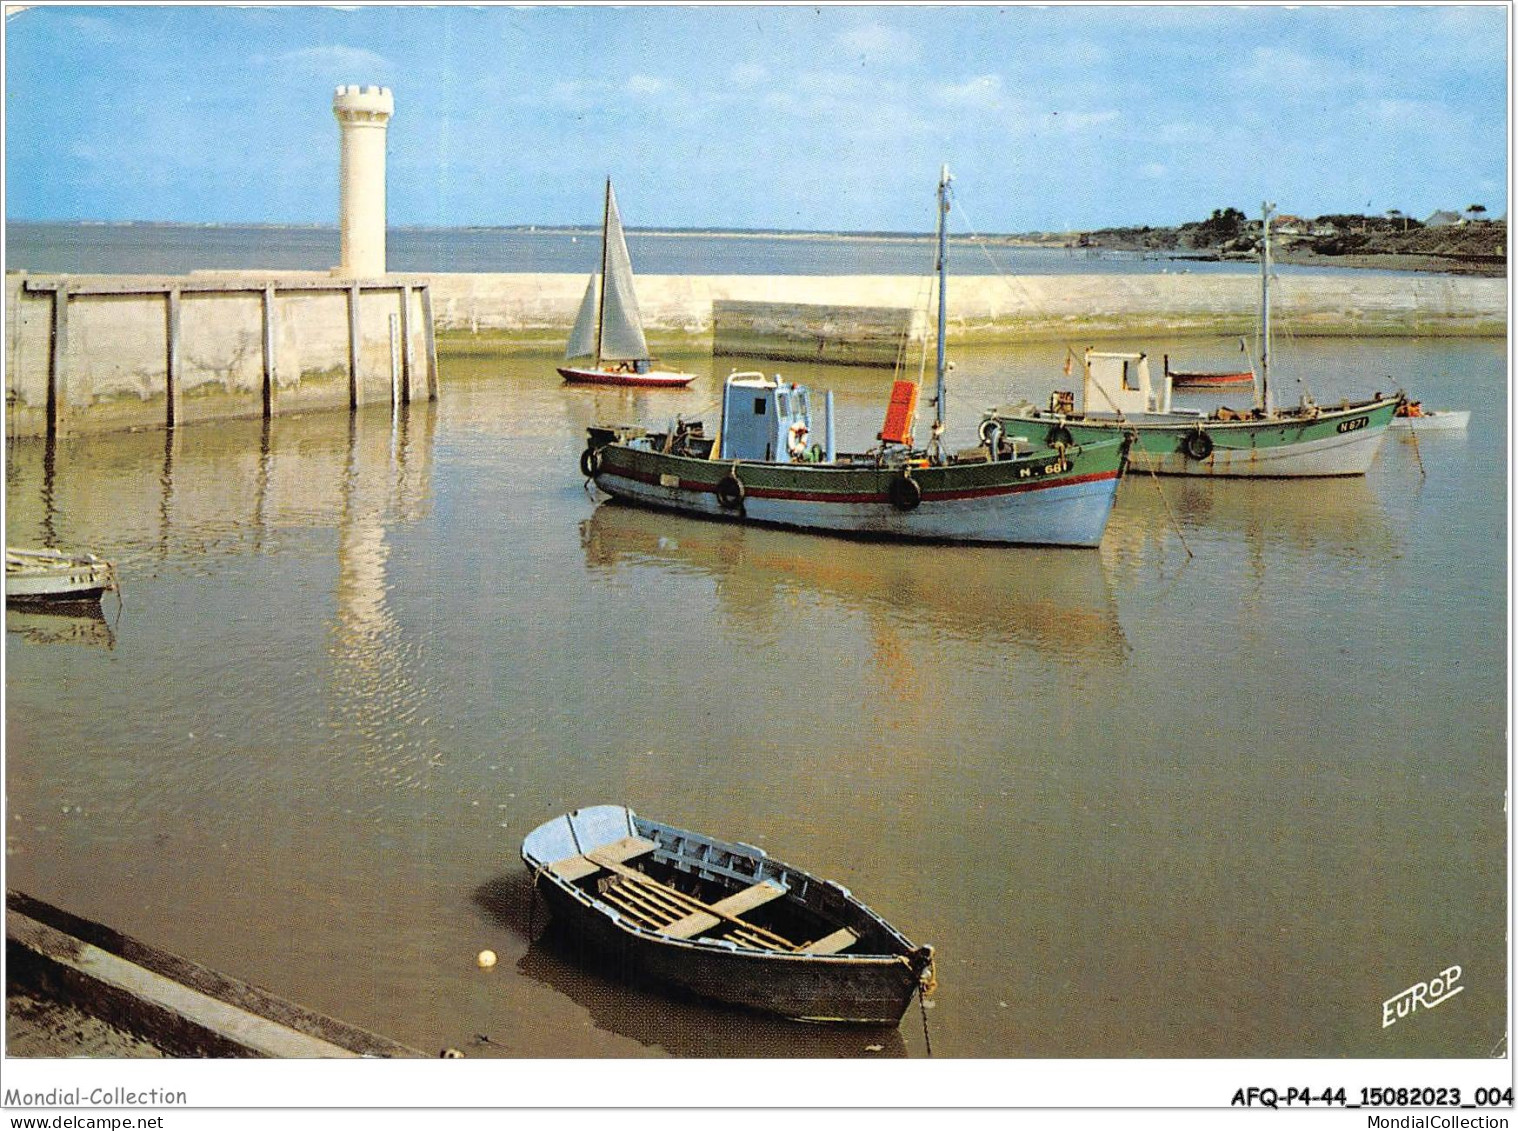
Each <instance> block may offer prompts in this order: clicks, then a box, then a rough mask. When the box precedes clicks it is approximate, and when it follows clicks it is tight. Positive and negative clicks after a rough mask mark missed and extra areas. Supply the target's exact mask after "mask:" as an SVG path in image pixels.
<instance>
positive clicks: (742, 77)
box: [727, 63, 770, 86]
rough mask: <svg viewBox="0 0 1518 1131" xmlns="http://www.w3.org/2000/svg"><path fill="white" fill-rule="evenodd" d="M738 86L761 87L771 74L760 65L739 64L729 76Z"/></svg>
mask: <svg viewBox="0 0 1518 1131" xmlns="http://www.w3.org/2000/svg"><path fill="white" fill-rule="evenodd" d="M727 77H728V78H729V79H730V80H731V81H732V82H733V84H734V85H736V86H759V85H760V84H761V83H763V82H765V81H766V80H767V79H768V78H769V77H770V73H769V71H768V70H766V69H765V68H764V67H762V66H760V65H759V64H758V63H739V64H738V65H737V66H736V67H734V68H733V69H732V70H731V71H729V72H728V76H727Z"/></svg>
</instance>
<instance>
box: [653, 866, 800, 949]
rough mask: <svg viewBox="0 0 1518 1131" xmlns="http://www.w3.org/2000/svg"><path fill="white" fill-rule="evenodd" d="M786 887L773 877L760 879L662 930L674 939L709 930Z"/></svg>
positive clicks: (776, 894)
mask: <svg viewBox="0 0 1518 1131" xmlns="http://www.w3.org/2000/svg"><path fill="white" fill-rule="evenodd" d="M784 894H785V889H784V888H783V887H781V886H780V885H779V884H777V883H775V882H774V881H773V880H760V881H759V882H758V883H757V884H754V885H753V886H752V887H746V888H744V889H743V890H742V891H735V892H733V894H732V895H729V896H724V897H723V898H722V899H719V900H717V902H716V903H713V904H709V905H708V906H707V907H705V908H704V909H702V910H698V911H693V912H691V913H690V914H689V915H687V916H686V917H685V918H683V919H680V920H678V921H677V922H674V923H671V924H670V925H669V926H668V927H665V928H664V933H665V934H666V935H669V936H670V937H671V938H675V939H689V938H694V937H695V936H696V935H699V934H701V933H702V932H703V931H709V930H711V929H712V928H713V927H715V926H717V925H718V924H719V923H721V922H723V921H724V920H728V921H731V920H734V919H737V918H738V917H739V916H741V915H742V914H743V913H744V912H745V911H752V910H753V909H754V908H756V907H763V906H764V905H765V904H766V903H768V902H770V900H772V899H779V898H780V897H781V896H782V895H784Z"/></svg>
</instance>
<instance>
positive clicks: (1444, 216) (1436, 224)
mask: <svg viewBox="0 0 1518 1131" xmlns="http://www.w3.org/2000/svg"><path fill="white" fill-rule="evenodd" d="M1460 223H1464V221H1463V220H1461V218H1460V213H1458V212H1435V213H1434V214H1433V215H1432V216H1430V217H1429V218H1428V219H1427V220H1425V221H1423V226H1424V227H1425V228H1448V227H1450V226H1451V225H1454V224H1460Z"/></svg>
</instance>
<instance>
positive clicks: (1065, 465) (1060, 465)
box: [1017, 459, 1070, 479]
mask: <svg viewBox="0 0 1518 1131" xmlns="http://www.w3.org/2000/svg"><path fill="white" fill-rule="evenodd" d="M1069 470H1070V464H1069V461H1067V460H1062V459H1057V460H1055V461H1054V462H1053V463H1046V464H1044V466H1043V467H1024V468H1019V469H1018V472H1017V476H1018V478H1019V479H1032V478H1033V477H1034V476H1035V475H1059V474H1061V473H1063V472H1066V471H1069Z"/></svg>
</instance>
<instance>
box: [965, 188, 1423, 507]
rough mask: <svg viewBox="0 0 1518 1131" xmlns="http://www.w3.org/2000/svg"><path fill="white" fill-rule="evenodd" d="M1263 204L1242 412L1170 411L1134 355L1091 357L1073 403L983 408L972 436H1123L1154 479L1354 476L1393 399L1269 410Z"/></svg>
mask: <svg viewBox="0 0 1518 1131" xmlns="http://www.w3.org/2000/svg"><path fill="white" fill-rule="evenodd" d="M1272 207H1273V206H1272V205H1268V204H1267V205H1266V206H1265V213H1264V221H1263V225H1262V230H1263V238H1262V241H1261V251H1260V264H1261V282H1260V364H1259V369H1258V372H1259V375H1260V383H1259V387H1258V389H1257V395H1256V398H1255V405H1254V407H1253V408H1252V409H1249V410H1246V411H1233V410H1230V409H1227V408H1219V409H1217V410H1215V411H1213V412H1210V413H1206V412H1198V411H1188V410H1184V409H1177V408H1175V407H1173V406H1172V404H1171V392H1172V378H1171V374H1170V373H1169V372H1168V367H1167V372H1166V373H1165V375H1164V377H1163V379H1162V382H1161V384H1160V385H1159V387H1158V388H1156V387H1155V386H1154V384H1153V383H1152V382H1151V380H1150V377H1149V359H1148V357H1147V356H1146V355H1144V354H1142V353H1101V352H1098V351H1096V350H1091V349H1088V350H1087V351H1086V353H1085V356H1084V358H1083V362H1084V364H1083V366H1082V375H1083V381H1082V387H1081V403H1080V407H1079V409H1077V407H1076V403H1075V397H1074V394H1073V392H1056V393H1054V395H1053V396H1052V397H1050V399H1049V405H1048V408H1046V409H1040V408H1035V407H1033V406H1031V405H1027V404H1023V405H1017V406H1013V407H1009V408H1000V409H993V410H991V411H989V412H987V413H986V414H985V416H984V417H983V419H982V421H981V434H982V436H985V435H988V434H993V433H994V432H996V431H1001V432H1003V433H1006V434H1012V433H1017V434H1018V435H1020V436H1022V437H1024V438H1025V439H1027V440H1029V441H1031V442H1039V443H1050V444H1055V443H1063V444H1071V443H1075V444H1089V443H1093V442H1095V441H1097V440H1098V439H1100V438H1102V437H1104V436H1105V437H1112V436H1118V435H1125V436H1129V437H1132V439H1133V447H1132V449H1131V451H1130V453H1129V458H1130V459H1131V460H1132V462H1133V467H1134V468H1135V469H1136V470H1139V471H1152V472H1154V473H1156V474H1158V475H1206V476H1232V477H1248V478H1298V477H1308V476H1343V475H1364V474H1365V473H1366V471H1367V470H1369V468H1370V465H1371V462H1372V461H1373V460H1374V459H1375V458H1376V453H1377V452H1378V451H1379V450H1380V448H1381V443H1382V441H1383V440H1384V439H1385V438H1386V431H1387V428H1388V427H1389V426H1390V424H1391V422H1392V415H1393V414H1394V413H1395V412H1396V409H1397V403H1398V400H1399V397H1400V394H1396V393H1393V394H1389V395H1383V394H1381V393H1376V394H1375V395H1374V396H1373V397H1371V398H1370V399H1368V400H1358V401H1350V400H1344V401H1342V402H1340V403H1338V404H1334V405H1320V404H1318V403H1316V402H1315V401H1314V400H1313V399H1312V398H1311V397H1310V396H1309V395H1307V394H1306V393H1304V394H1303V395H1302V398H1301V401H1300V403H1298V404H1296V405H1294V406H1292V407H1290V408H1277V407H1276V405H1275V400H1274V395H1273V393H1272V391H1271V388H1270V216H1271V210H1272Z"/></svg>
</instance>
